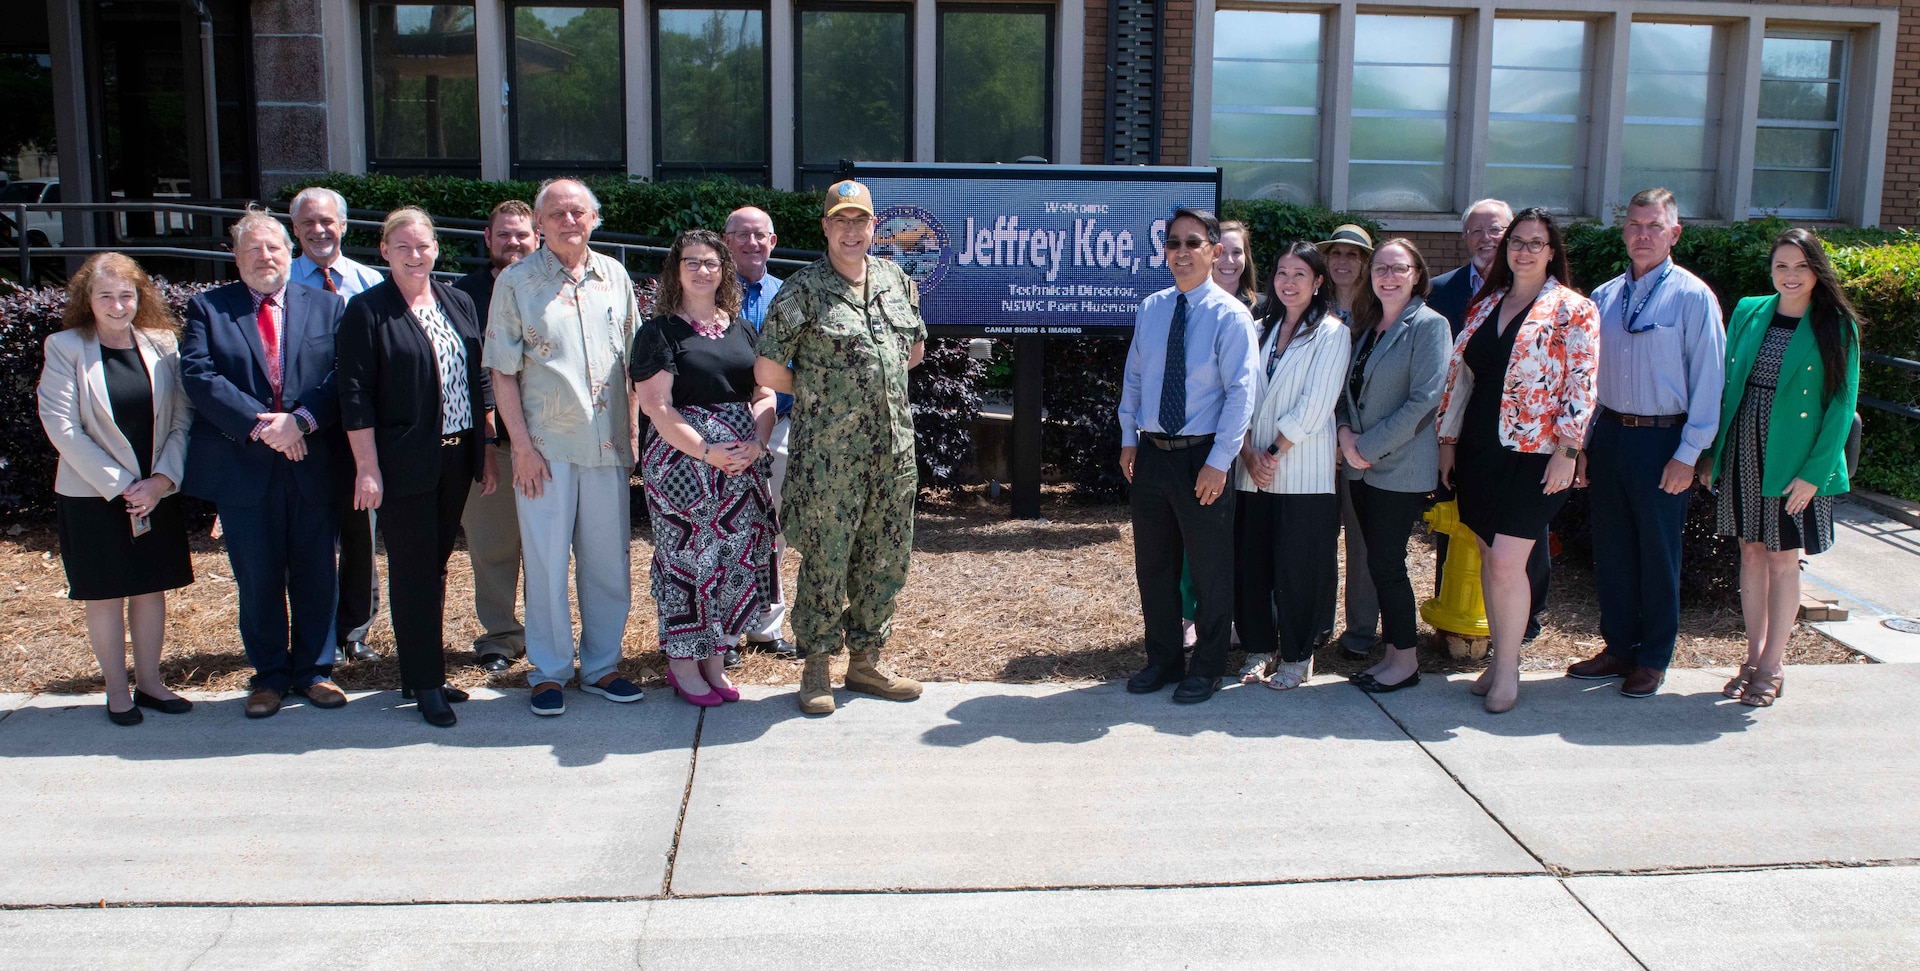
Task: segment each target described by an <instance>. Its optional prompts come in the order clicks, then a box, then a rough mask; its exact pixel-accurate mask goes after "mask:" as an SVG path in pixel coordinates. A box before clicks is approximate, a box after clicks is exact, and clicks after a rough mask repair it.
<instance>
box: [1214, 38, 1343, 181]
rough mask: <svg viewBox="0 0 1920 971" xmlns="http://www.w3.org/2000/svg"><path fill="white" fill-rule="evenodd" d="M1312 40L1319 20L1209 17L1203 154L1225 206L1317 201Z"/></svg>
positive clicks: (1316, 74)
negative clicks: (1218, 179) (1209, 99)
mask: <svg viewBox="0 0 1920 971" xmlns="http://www.w3.org/2000/svg"><path fill="white" fill-rule="evenodd" d="M1320 38H1321V16H1320V15H1319V14H1314V13H1292V12H1282V11H1251V10H1222V11H1220V12H1219V13H1218V14H1216V15H1215V16H1214V19H1213V106H1212V116H1211V119H1212V124H1211V128H1210V131H1211V134H1210V135H1209V145H1208V154H1209V155H1210V156H1211V161H1212V163H1213V164H1214V165H1217V166H1219V167H1220V169H1221V176H1222V179H1223V180H1224V184H1223V186H1222V188H1221V191H1222V193H1223V194H1224V195H1226V197H1227V198H1230V199H1281V200H1284V201H1286V202H1292V203H1298V204H1300V205H1311V204H1313V203H1316V202H1318V201H1319V200H1320V177H1319V173H1320V162H1319V160H1320V76H1321V58H1322V55H1321V40H1320Z"/></svg>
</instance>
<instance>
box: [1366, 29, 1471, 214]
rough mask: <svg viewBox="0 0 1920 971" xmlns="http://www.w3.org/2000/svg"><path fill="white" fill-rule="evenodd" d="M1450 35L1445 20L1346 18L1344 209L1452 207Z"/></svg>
mask: <svg viewBox="0 0 1920 971" xmlns="http://www.w3.org/2000/svg"><path fill="white" fill-rule="evenodd" d="M1458 35H1459V29H1458V22H1457V21H1456V20H1455V19H1454V18H1452V17H1397V16H1378V15H1363V16H1359V17H1356V18H1354V37H1353V131H1352V141H1351V145H1350V149H1349V161H1348V167H1347V206H1348V207H1349V208H1353V209H1371V210H1379V211H1384V212H1448V211H1451V210H1452V209H1453V191H1452V179H1453V172H1452V170H1453V166H1452V164H1451V159H1452V157H1453V78H1454V73H1455V69H1456V68H1455V63H1454V62H1455V58H1456V56H1457V52H1458V50H1459V39H1458Z"/></svg>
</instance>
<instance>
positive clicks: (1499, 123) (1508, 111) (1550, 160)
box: [1485, 18, 1592, 213]
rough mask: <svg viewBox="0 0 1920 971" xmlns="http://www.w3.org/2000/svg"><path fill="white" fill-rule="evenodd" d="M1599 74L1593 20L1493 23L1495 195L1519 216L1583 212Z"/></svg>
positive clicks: (1490, 147) (1491, 191) (1489, 178)
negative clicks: (1594, 77)
mask: <svg viewBox="0 0 1920 971" xmlns="http://www.w3.org/2000/svg"><path fill="white" fill-rule="evenodd" d="M1591 72H1592V68H1591V58H1590V57H1589V56H1588V43H1587V23H1586V22H1585V21H1581V20H1511V19H1505V18H1502V19H1498V20H1495V21H1494V22H1493V84H1492V90H1491V91H1490V92H1489V93H1488V98H1487V109H1488V110H1487V169H1486V183H1485V184H1486V194H1487V195H1488V196H1491V197H1493V198H1496V199H1505V200H1506V201H1507V202H1509V203H1511V204H1512V205H1513V207H1514V208H1515V209H1522V208H1525V207H1527V206H1545V207H1547V208H1548V209H1551V210H1553V211H1554V212H1560V213H1578V212H1582V211H1583V206H1584V204H1585V201H1586V197H1585V194H1584V191H1583V190H1584V189H1585V186H1586V178H1587V164H1586V158H1587V139H1586V133H1587V103H1588V90H1589V85H1590V75H1591Z"/></svg>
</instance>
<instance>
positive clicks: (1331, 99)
mask: <svg viewBox="0 0 1920 971" xmlns="http://www.w3.org/2000/svg"><path fill="white" fill-rule="evenodd" d="M1357 14H1358V11H1357V9H1356V4H1355V3H1354V2H1353V0H1344V2H1343V3H1341V4H1340V6H1339V8H1338V9H1336V10H1334V11H1333V13H1332V15H1331V16H1329V17H1328V18H1327V19H1328V20H1329V21H1330V24H1329V29H1328V31H1327V43H1326V45H1325V47H1324V48H1322V49H1323V50H1325V51H1326V65H1327V67H1326V70H1327V79H1328V85H1327V89H1326V90H1327V94H1328V96H1327V97H1324V98H1322V99H1321V100H1322V102H1323V106H1322V108H1321V112H1322V113H1321V115H1320V119H1321V126H1322V127H1321V129H1320V132H1321V144H1322V145H1323V146H1325V147H1323V148H1322V149H1321V150H1320V172H1321V174H1322V176H1323V178H1322V179H1321V180H1320V185H1321V186H1322V188H1321V190H1320V191H1321V193H1322V194H1323V195H1324V196H1325V200H1326V205H1327V208H1329V209H1333V210H1335V211H1339V210H1342V209H1345V208H1347V157H1348V156H1349V155H1351V154H1352V150H1353V121H1352V112H1353V30H1354V24H1353V20H1354V17H1355V16H1357Z"/></svg>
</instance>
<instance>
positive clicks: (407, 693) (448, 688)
mask: <svg viewBox="0 0 1920 971" xmlns="http://www.w3.org/2000/svg"><path fill="white" fill-rule="evenodd" d="M440 691H441V692H442V693H443V694H445V695H446V696H447V700H448V701H450V702H452V703H454V704H456V705H457V704H459V703H461V702H463V701H465V700H467V699H468V698H469V697H472V696H471V695H469V694H467V693H466V692H464V691H461V690H460V689H459V688H456V687H454V686H453V685H450V684H443V685H441V686H440ZM413 695H414V691H413V689H412V688H401V689H400V697H401V698H404V699H406V700H407V701H412V700H413Z"/></svg>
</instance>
